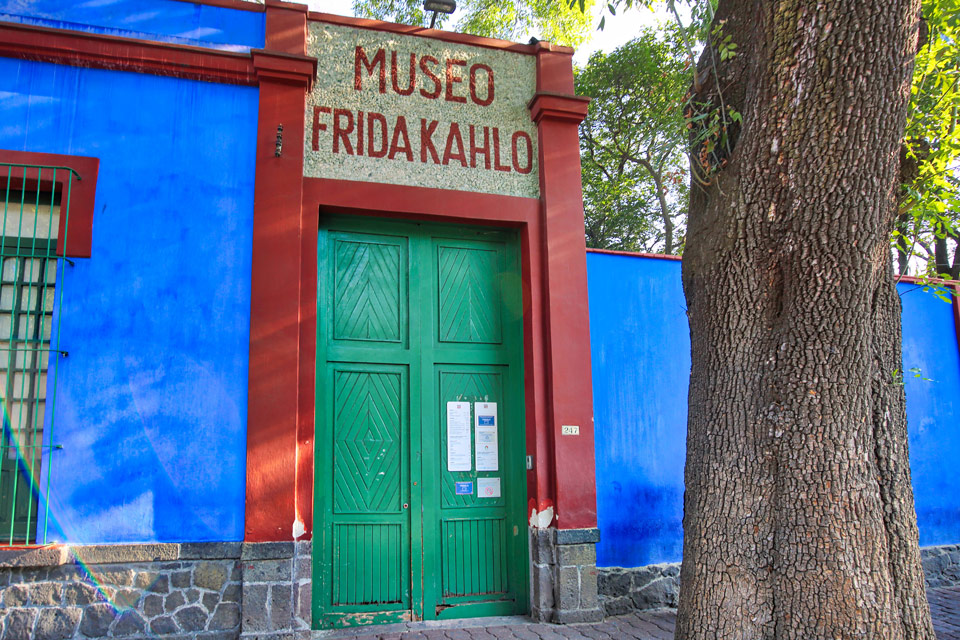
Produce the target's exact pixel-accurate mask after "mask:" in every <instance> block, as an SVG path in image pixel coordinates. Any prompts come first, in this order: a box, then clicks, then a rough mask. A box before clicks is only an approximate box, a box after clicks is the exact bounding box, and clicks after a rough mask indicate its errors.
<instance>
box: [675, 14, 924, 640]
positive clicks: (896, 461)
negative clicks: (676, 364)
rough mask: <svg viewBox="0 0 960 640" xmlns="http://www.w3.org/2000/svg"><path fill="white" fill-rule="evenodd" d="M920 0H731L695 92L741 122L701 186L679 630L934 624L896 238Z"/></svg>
mask: <svg viewBox="0 0 960 640" xmlns="http://www.w3.org/2000/svg"><path fill="white" fill-rule="evenodd" d="M918 14H919V2H918V1H917V0H860V1H858V2H822V0H729V1H727V0H720V5H719V7H718V10H717V15H716V20H717V21H718V22H723V24H724V26H723V35H724V36H726V35H728V34H729V35H732V36H733V38H732V39H733V42H736V43H737V44H738V49H737V51H738V55H736V56H735V57H734V58H732V59H730V60H727V61H723V62H721V61H719V59H718V60H717V61H716V63H715V64H716V68H717V74H718V76H719V78H718V79H717V80H718V81H717V82H714V80H713V79H711V80H710V82H705V83H703V84H702V85H701V88H700V95H698V96H696V97H695V100H699V101H701V102H713V103H714V104H717V105H718V104H719V100H718V98H717V96H716V95H715V94H712V93H711V91H715V90H716V87H717V86H719V87H723V100H724V103H725V104H732V105H733V106H735V107H736V108H737V110H738V111H740V113H742V114H743V126H742V129H741V130H740V131H738V132H733V133H734V135H733V136H732V138H733V141H732V143H731V145H730V147H731V148H730V149H729V150H727V149H726V148H724V154H725V155H726V157H724V158H720V159H718V161H717V163H716V164H715V165H714V166H716V167H717V173H716V175H714V176H713V177H712V184H711V186H709V187H707V188H705V189H704V188H701V187H700V186H698V185H697V183H696V181H693V182H692V188H691V191H692V196H691V203H690V216H689V221H688V230H687V245H686V249H685V252H684V256H683V258H684V259H683V282H684V290H685V293H686V298H687V305H688V314H689V320H690V332H691V343H692V344H691V348H692V357H693V363H692V372H691V379H690V396H689V422H688V436H687V466H686V496H685V502H684V508H685V513H684V523H683V526H684V549H683V566H682V569H681V576H680V578H681V589H680V605H679V613H678V619H677V636H676V637H677V638H678V639H681V640H687V639H700V638H703V639H706V638H711V639H715V638H723V639H724V640H730V639H755V638H756V639H759V638H763V639H777V640H786V639H791V640H792V639H797V640H800V639H802V640H811V639H820V638H830V639H834V638H844V639H846V638H864V639H869V640H874V639H880V638H883V639H891V640H900V639H905V640H906V639H909V640H914V639H923V640H934V633H933V629H932V626H931V623H930V613H929V607H928V605H927V600H926V593H925V589H924V582H923V573H922V569H921V566H920V555H919V549H918V547H917V540H918V535H917V526H916V515H915V511H914V506H913V495H912V489H911V485H910V468H909V462H908V457H907V431H906V415H905V408H904V407H905V402H904V395H903V386H902V381H901V378H900V374H899V370H900V367H901V364H900V362H901V359H900V315H899V314H900V303H899V299H898V297H897V295H896V290H895V288H894V284H893V278H892V270H891V260H890V244H889V237H890V231H891V229H892V225H893V223H894V218H895V214H896V210H895V206H894V205H895V202H894V200H895V195H896V192H895V188H896V185H897V176H898V151H899V149H900V139H901V136H902V134H903V130H904V124H905V114H906V105H907V97H908V94H909V87H910V72H911V68H912V57H913V52H914V51H915V50H916V34H917V18H918ZM711 53H712V52H711V50H710V49H709V48H708V49H707V50H706V52H705V53H704V57H703V58H702V59H701V61H700V67H699V68H700V70H701V73H702V72H704V71H705V70H706V69H708V68H711V67H712V66H713V63H712V62H711V60H710V57H709V56H710V55H711ZM715 159H716V158H715Z"/></svg>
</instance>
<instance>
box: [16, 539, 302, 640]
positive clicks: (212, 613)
mask: <svg viewBox="0 0 960 640" xmlns="http://www.w3.org/2000/svg"><path fill="white" fill-rule="evenodd" d="M144 637H162V638H174V639H183V640H186V639H187V638H197V639H199V640H235V639H236V638H238V637H240V638H250V639H252V638H264V639H270V640H273V639H276V640H279V639H280V638H284V639H285V640H286V639H290V640H295V639H298V638H309V637H310V543H309V542H299V543H293V542H288V543H260V544H245V543H240V542H212V543H195V544H136V545H103V546H53V547H42V548H35V549H3V550H0V639H2V640H25V639H26V638H31V639H33V640H60V639H64V638H144Z"/></svg>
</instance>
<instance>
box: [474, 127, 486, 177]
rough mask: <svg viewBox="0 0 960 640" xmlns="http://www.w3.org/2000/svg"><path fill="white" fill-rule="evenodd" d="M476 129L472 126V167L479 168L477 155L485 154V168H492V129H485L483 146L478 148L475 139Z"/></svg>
mask: <svg viewBox="0 0 960 640" xmlns="http://www.w3.org/2000/svg"><path fill="white" fill-rule="evenodd" d="M475 129H476V127H474V126H473V125H470V166H471V167H473V168H476V166H477V155H479V154H483V168H484V169H489V168H490V129H489V128H488V127H484V128H483V146H482V147H478V146H477V143H476V138H475Z"/></svg>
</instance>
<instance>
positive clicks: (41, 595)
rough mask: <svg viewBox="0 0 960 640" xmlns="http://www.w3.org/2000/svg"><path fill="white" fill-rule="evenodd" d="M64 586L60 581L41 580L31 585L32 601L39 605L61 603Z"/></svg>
mask: <svg viewBox="0 0 960 640" xmlns="http://www.w3.org/2000/svg"><path fill="white" fill-rule="evenodd" d="M62 595H63V586H62V585H61V584H60V583H58V582H40V583H38V584H32V585H30V602H31V603H32V604H37V605H51V604H60V597H61V596H62Z"/></svg>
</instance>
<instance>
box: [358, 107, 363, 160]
mask: <svg viewBox="0 0 960 640" xmlns="http://www.w3.org/2000/svg"><path fill="white" fill-rule="evenodd" d="M357 155H358V156H362V155H363V111H357Z"/></svg>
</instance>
